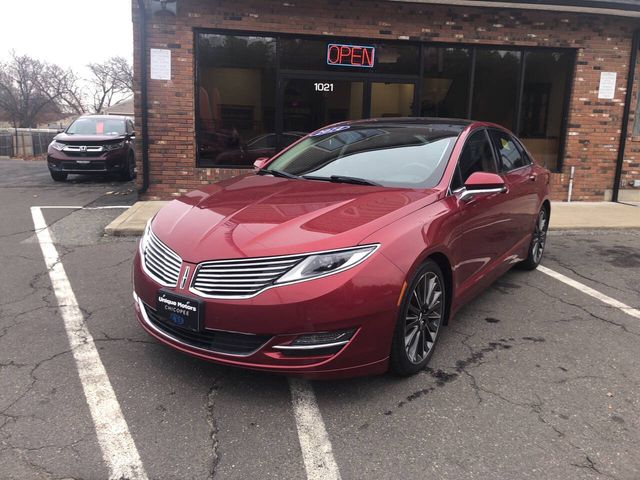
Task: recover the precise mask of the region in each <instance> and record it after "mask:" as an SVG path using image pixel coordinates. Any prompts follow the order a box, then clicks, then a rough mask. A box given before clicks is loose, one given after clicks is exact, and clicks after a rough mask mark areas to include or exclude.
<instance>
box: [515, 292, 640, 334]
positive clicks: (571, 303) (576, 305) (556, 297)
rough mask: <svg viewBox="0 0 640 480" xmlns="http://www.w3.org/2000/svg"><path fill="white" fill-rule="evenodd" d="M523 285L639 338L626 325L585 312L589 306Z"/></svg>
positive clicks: (605, 306) (607, 306)
mask: <svg viewBox="0 0 640 480" xmlns="http://www.w3.org/2000/svg"><path fill="white" fill-rule="evenodd" d="M525 283H526V285H527V286H529V287H531V288H535V289H536V290H538V291H539V292H541V293H543V294H545V295H547V296H549V297H551V298H553V299H554V300H558V301H559V302H561V303H563V304H564V305H569V306H571V307H575V308H577V309H579V310H582V311H583V312H584V313H586V314H587V315H589V316H591V317H592V318H594V319H596V320H600V321H601V322H604V323H608V324H610V325H614V326H616V327H618V328H620V329H622V331H624V332H625V333H628V334H630V335H635V336H636V337H640V333H637V332H632V331H631V330H629V329H628V328H627V326H626V325H624V324H622V323H618V322H614V321H613V320H610V319H608V318H604V317H601V316H599V315H596V314H595V313H593V312H591V311H589V310H587V308H586V307H588V306H590V305H580V304H578V303H573V302H570V301H569V300H567V299H565V298H562V297H559V296H557V295H553V294H551V293H549V292H548V291H546V290H544V289H543V288H541V287H539V286H537V285H533V284H531V283H528V282H525ZM597 307H598V308H606V309H610V310H619V309H618V308H617V307H613V306H611V305H606V304H602V305H597ZM563 321H564V322H569V321H571V320H568V319H565V320H563Z"/></svg>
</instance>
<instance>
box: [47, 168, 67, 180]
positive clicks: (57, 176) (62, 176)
mask: <svg viewBox="0 0 640 480" xmlns="http://www.w3.org/2000/svg"><path fill="white" fill-rule="evenodd" d="M49 173H50V174H51V178H53V181H54V182H64V181H65V180H66V179H67V176H68V175H69V174H68V173H66V172H54V171H52V170H49Z"/></svg>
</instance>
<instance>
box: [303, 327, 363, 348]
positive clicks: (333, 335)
mask: <svg viewBox="0 0 640 480" xmlns="http://www.w3.org/2000/svg"><path fill="white" fill-rule="evenodd" d="M354 332H355V330H353V329H352V330H343V331H339V332H323V333H309V334H305V335H300V336H299V337H298V338H296V339H295V340H294V341H293V342H291V346H300V347H302V346H316V347H322V346H326V345H332V344H335V343H338V342H341V343H342V344H344V343H347V342H348V341H349V340H350V339H351V337H353V334H354ZM332 346H333V345H332Z"/></svg>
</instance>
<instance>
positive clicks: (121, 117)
mask: <svg viewBox="0 0 640 480" xmlns="http://www.w3.org/2000/svg"><path fill="white" fill-rule="evenodd" d="M78 118H96V119H99V120H127V119H128V120H131V117H129V116H127V115H81V116H79V117H78Z"/></svg>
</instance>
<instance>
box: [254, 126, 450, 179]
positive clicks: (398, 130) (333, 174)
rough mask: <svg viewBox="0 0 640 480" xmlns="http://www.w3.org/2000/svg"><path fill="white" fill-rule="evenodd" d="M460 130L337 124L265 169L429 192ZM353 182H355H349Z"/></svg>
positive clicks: (310, 177) (307, 139) (301, 175)
mask: <svg viewBox="0 0 640 480" xmlns="http://www.w3.org/2000/svg"><path fill="white" fill-rule="evenodd" d="M459 132H460V129H458V128H451V127H449V126H447V125H375V126H372V125H341V126H337V127H330V128H327V129H324V130H320V131H318V132H315V133H312V134H311V135H309V136H308V137H307V138H305V139H304V140H302V141H301V142H300V143H298V144H297V145H294V146H293V147H292V148H291V149H289V150H287V151H285V152H283V153H282V154H280V155H279V156H278V157H277V158H276V159H275V160H274V161H273V162H271V164H270V165H269V166H268V167H267V169H266V170H265V171H264V172H265V173H268V172H269V171H270V170H272V171H278V172H280V173H282V172H284V173H285V174H291V175H296V176H300V177H304V178H308V179H313V180H331V181H349V180H354V179H355V180H362V182H359V183H363V184H372V185H382V186H386V187H401V188H432V187H434V186H436V185H437V184H438V182H439V181H440V179H441V178H442V175H443V173H444V170H445V168H446V165H447V161H448V159H449V156H450V154H451V150H452V149H453V145H454V143H455V141H456V138H457V137H458V134H459ZM353 183H355V182H353Z"/></svg>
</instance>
